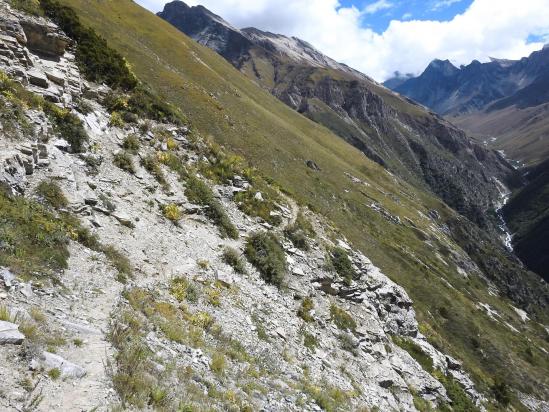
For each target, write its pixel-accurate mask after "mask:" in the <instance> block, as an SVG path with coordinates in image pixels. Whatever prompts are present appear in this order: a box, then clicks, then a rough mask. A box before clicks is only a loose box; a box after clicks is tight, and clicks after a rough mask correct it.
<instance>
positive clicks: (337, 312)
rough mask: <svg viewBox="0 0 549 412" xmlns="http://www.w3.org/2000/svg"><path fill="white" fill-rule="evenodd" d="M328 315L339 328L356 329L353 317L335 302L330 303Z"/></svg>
mask: <svg viewBox="0 0 549 412" xmlns="http://www.w3.org/2000/svg"><path fill="white" fill-rule="evenodd" d="M330 315H331V320H332V322H334V324H335V325H336V326H337V327H338V328H339V329H341V330H350V331H354V330H355V329H356V322H355V320H354V319H353V317H352V316H351V315H349V314H348V313H347V312H345V310H343V309H341V308H340V307H338V306H336V305H335V304H332V305H330Z"/></svg>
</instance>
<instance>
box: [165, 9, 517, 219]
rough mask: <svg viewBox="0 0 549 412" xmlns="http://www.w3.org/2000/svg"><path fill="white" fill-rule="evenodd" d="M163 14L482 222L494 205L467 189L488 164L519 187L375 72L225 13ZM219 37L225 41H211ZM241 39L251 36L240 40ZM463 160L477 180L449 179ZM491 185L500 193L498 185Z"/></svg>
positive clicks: (498, 161) (489, 156)
mask: <svg viewBox="0 0 549 412" xmlns="http://www.w3.org/2000/svg"><path fill="white" fill-rule="evenodd" d="M197 14H200V18H197V17H196V15H197ZM158 15H159V16H160V17H161V18H164V19H165V20H166V21H168V22H170V23H171V24H173V25H174V26H175V27H177V28H179V29H180V30H182V31H183V32H185V33H186V34H187V35H189V36H191V37H192V38H193V39H195V40H196V41H198V42H199V43H201V44H204V45H206V46H208V45H209V46H210V48H213V50H215V51H217V52H218V53H219V54H221V55H222V56H223V57H224V58H225V59H227V60H228V61H229V62H230V63H231V64H233V65H234V66H235V67H236V68H237V69H239V70H240V71H241V72H243V73H244V74H246V75H247V76H248V77H250V78H252V79H253V80H255V81H256V82H257V83H259V84H260V85H262V86H263V87H264V88H266V89H267V90H269V91H270V92H271V93H272V94H273V95H275V96H276V97H278V98H279V99H280V100H282V101H283V102H284V103H286V104H287V105H288V106H290V107H291V108H293V109H294V110H297V111H298V112H300V113H302V114H304V115H306V116H307V117H309V118H311V119H312V120H314V121H316V122H318V123H320V124H323V125H325V126H326V127H328V128H330V129H331V130H332V131H335V132H336V134H338V135H339V136H341V137H342V138H343V139H344V140H346V141H348V142H349V143H351V144H352V145H354V146H355V147H357V148H358V149H359V150H361V151H362V152H363V153H365V154H366V156H368V157H369V158H370V159H372V160H374V161H376V162H377V163H380V164H381V165H383V166H385V167H387V168H388V169H389V170H391V171H392V172H394V173H397V174H399V175H400V176H401V177H403V178H405V179H408V180H409V181H413V182H414V183H415V184H421V185H424V186H427V187H429V188H430V189H431V190H432V191H433V192H435V193H436V194H438V195H439V196H441V197H442V198H443V199H444V200H445V201H447V202H448V203H449V204H450V205H451V206H453V207H455V208H458V209H459V210H460V211H461V212H462V213H464V214H466V215H467V216H468V217H470V218H473V219H480V220H478V223H480V224H487V222H486V221H482V219H481V218H480V213H479V212H480V209H488V208H489V206H488V205H487V204H482V203H483V202H482V200H481V199H480V198H477V199H473V197H474V195H473V190H469V189H468V187H471V185H472V186H473V187H478V186H477V185H485V184H486V182H484V180H485V179H486V176H485V175H484V172H485V170H483V168H485V169H486V170H490V172H489V173H492V174H493V175H496V176H497V178H498V179H499V180H501V181H505V182H506V183H507V184H513V179H509V176H510V175H512V174H513V171H512V169H511V168H510V167H509V166H508V165H506V164H505V163H506V162H505V160H504V159H503V158H499V157H498V155H497V154H494V153H490V152H488V151H486V150H485V149H484V148H483V147H481V146H478V145H476V144H475V143H474V142H472V141H470V140H469V139H468V138H467V136H466V135H465V134H463V133H462V132H461V131H459V130H458V129H456V128H455V127H453V126H451V125H450V124H449V123H447V122H444V121H443V120H442V119H440V118H438V117H434V116H432V115H431V114H429V113H427V112H425V113H422V109H421V108H419V107H417V106H414V104H412V103H410V102H407V101H404V100H400V99H399V98H398V97H396V96H395V95H392V93H391V92H389V91H388V90H386V89H384V88H383V87H382V86H380V85H379V84H377V83H376V82H374V81H372V80H371V79H370V78H369V77H368V76H366V75H364V74H362V73H359V72H357V71H356V70H354V69H351V68H349V67H348V66H346V65H342V64H340V63H337V62H335V61H334V60H333V59H331V58H329V57H326V56H324V55H322V54H321V53H320V52H318V51H317V50H315V49H314V48H313V49H311V46H310V45H309V44H308V43H306V42H303V41H301V40H299V39H295V38H290V37H286V36H283V35H277V34H272V33H265V32H262V31H261V30H258V29H249V28H248V29H244V30H238V29H235V30H234V31H233V32H231V33H228V32H227V31H226V30H224V29H225V28H227V27H232V26H231V25H230V24H229V23H226V24H222V26H223V30H219V25H220V24H221V23H219V21H218V20H217V18H219V17H218V16H216V19H215V20H210V21H208V16H209V15H210V14H209V12H207V11H205V9H204V8H196V7H195V8H192V7H189V6H187V5H186V4H184V3H183V2H181V1H174V2H171V3H168V4H167V5H166V7H165V9H164V11H162V12H160V13H158ZM191 16H192V17H191ZM190 19H192V20H193V22H192V23H189V20H190ZM212 36H215V37H216V38H217V39H218V40H219V44H211V43H210V39H211V38H212ZM235 36H242V38H243V39H244V40H241V41H240V40H239V41H235ZM244 43H245V44H246V50H245V51H244V52H241V54H240V55H236V56H235V55H234V54H232V53H230V52H229V51H230V50H236V49H239V50H241V51H242V49H241V48H240V47H238V45H240V44H244ZM219 45H222V46H221V47H217V46H219ZM304 56H305V57H304ZM310 56H312V57H310ZM307 57H309V58H307ZM419 119H421V120H419ZM418 120H419V121H418ZM481 162H483V164H484V166H480V163H481ZM461 164H467V169H468V171H469V173H470V176H471V177H472V179H468V181H467V183H466V184H465V182H463V184H461V183H457V185H452V184H450V183H449V181H450V180H452V179H454V181H455V176H456V175H458V176H459V175H460V174H461V172H457V173H452V174H451V175H450V174H449V173H448V171H450V170H454V171H456V170H460V169H461ZM463 172H465V170H463ZM452 176H453V177H452ZM473 176H474V177H473ZM473 181H474V182H475V183H474V184H472V182H473ZM491 190H494V192H493V195H495V196H496V197H497V196H498V192H497V189H495V185H494V187H492V189H491ZM477 193H478V191H477ZM475 205H476V206H475ZM476 207H478V208H479V209H478V210H475V208H476Z"/></svg>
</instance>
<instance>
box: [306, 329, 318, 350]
mask: <svg viewBox="0 0 549 412" xmlns="http://www.w3.org/2000/svg"><path fill="white" fill-rule="evenodd" d="M303 346H305V347H306V348H307V349H309V350H310V351H311V352H314V351H315V349H316V348H317V347H318V339H317V338H316V336H314V335H311V334H310V333H307V332H304V333H303Z"/></svg>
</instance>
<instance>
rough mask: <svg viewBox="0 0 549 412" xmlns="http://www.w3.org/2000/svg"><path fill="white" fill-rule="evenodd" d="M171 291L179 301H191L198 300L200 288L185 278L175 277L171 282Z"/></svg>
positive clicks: (195, 301)
mask: <svg viewBox="0 0 549 412" xmlns="http://www.w3.org/2000/svg"><path fill="white" fill-rule="evenodd" d="M170 293H171V294H172V295H173V297H174V298H176V299H177V300H178V301H179V302H182V301H184V300H187V301H188V302H190V303H197V302H198V289H197V288H196V286H194V285H193V284H192V283H191V282H189V281H188V280H187V279H185V278H174V279H172V280H171V282H170Z"/></svg>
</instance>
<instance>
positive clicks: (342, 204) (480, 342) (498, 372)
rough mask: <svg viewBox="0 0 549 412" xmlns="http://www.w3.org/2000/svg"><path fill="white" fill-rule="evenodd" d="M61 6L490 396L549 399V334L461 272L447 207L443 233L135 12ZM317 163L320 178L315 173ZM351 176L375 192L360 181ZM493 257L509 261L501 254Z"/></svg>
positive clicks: (362, 166) (436, 204) (365, 163)
mask: <svg viewBox="0 0 549 412" xmlns="http://www.w3.org/2000/svg"><path fill="white" fill-rule="evenodd" d="M62 3H63V4H67V5H70V6H72V7H74V8H75V10H77V12H78V14H79V16H80V17H81V19H82V21H83V22H84V23H85V24H88V25H90V26H92V27H93V28H95V29H96V30H97V32H98V33H100V34H101V35H102V36H104V37H105V38H106V40H107V41H108V42H109V44H110V45H111V46H113V47H115V48H116V49H117V50H118V51H119V52H120V53H122V54H123V55H124V56H125V57H126V58H127V60H128V62H129V63H130V65H131V66H132V69H133V71H134V72H135V74H136V75H137V77H138V78H140V79H141V80H143V81H146V82H147V83H148V84H149V85H150V86H151V87H152V88H153V89H154V91H155V92H157V93H158V94H159V95H160V96H161V97H162V98H163V99H164V100H165V101H168V102H170V103H173V104H174V105H176V106H178V107H180V108H181V110H182V111H183V112H184V113H185V114H186V115H187V116H188V118H189V120H190V121H191V123H192V125H193V127H194V128H195V129H196V130H197V131H198V132H200V133H201V134H203V135H210V136H211V137H212V138H213V139H214V140H215V141H217V142H218V143H221V144H223V145H225V146H226V147H227V148H229V149H230V150H232V151H234V152H236V153H239V154H241V155H243V157H245V158H246V159H247V161H248V162H250V163H251V164H252V165H253V166H255V167H257V168H258V169H259V170H260V171H261V172H262V173H263V174H264V175H265V176H268V177H270V178H272V179H274V180H275V181H276V182H277V183H278V184H279V185H280V186H281V187H282V188H283V189H284V190H286V191H287V192H290V193H292V194H293V196H294V197H295V198H296V199H297V200H298V201H300V202H302V203H303V204H305V205H309V206H310V207H311V208H313V209H315V210H317V211H319V212H321V213H322V214H324V215H325V216H326V217H327V218H328V219H330V220H331V221H332V222H333V223H334V227H335V229H334V230H335V232H341V233H342V234H344V235H345V236H346V237H347V238H348V239H349V240H350V241H352V242H353V243H354V244H355V245H356V246H357V247H359V248H360V249H361V250H363V251H364V253H365V254H367V255H368V256H369V257H370V258H371V259H372V260H373V262H374V263H375V264H376V265H378V266H380V267H381V268H382V270H383V271H384V272H385V273H387V274H388V275H389V276H391V277H392V278H393V279H394V280H395V281H396V282H398V283H399V284H401V285H402V286H403V287H405V288H406V289H407V291H408V292H409V294H410V295H411V297H412V298H413V299H414V301H415V308H416V310H417V311H418V318H419V319H420V320H421V321H422V330H423V331H424V333H425V334H426V335H428V336H429V337H430V338H431V340H432V341H433V342H434V343H435V344H436V345H438V346H439V347H441V348H442V349H443V350H446V351H448V352H449V353H452V354H453V355H454V356H456V357H458V358H460V359H461V360H463V362H464V367H465V368H466V369H467V370H468V371H469V372H471V373H472V375H473V377H474V379H475V380H476V381H477V383H478V384H479V387H480V389H482V390H485V391H486V393H490V387H491V385H492V383H493V381H494V379H495V377H496V376H502V377H503V378H504V379H505V380H506V381H507V382H508V383H509V385H511V386H512V387H514V388H520V389H521V390H523V391H528V392H531V393H533V394H535V395H537V396H540V397H546V396H547V394H548V393H549V390H548V387H547V382H546V380H547V376H548V374H547V371H548V370H549V361H548V359H547V356H546V355H545V354H544V353H543V351H542V348H547V350H549V345H548V342H547V339H548V338H547V334H546V331H545V330H544V329H543V327H542V326H541V325H539V324H538V323H537V322H535V321H532V322H529V323H523V322H522V321H521V320H520V318H519V316H518V315H517V314H516V313H515V311H514V310H513V309H512V307H511V306H510V301H509V300H507V299H506V298H505V297H499V296H493V295H492V294H490V293H488V288H487V285H486V282H485V281H483V280H481V279H480V278H479V277H477V276H471V277H469V278H465V277H463V276H462V275H460V274H459V272H458V268H457V266H456V264H455V262H454V259H453V256H454V257H455V256H458V255H460V254H461V255H463V251H462V250H461V248H459V247H458V246H457V245H456V244H455V243H453V242H452V241H451V240H450V239H449V238H448V237H447V236H446V235H445V234H444V232H443V231H441V230H440V229H439V228H438V227H437V224H435V223H433V221H432V220H431V219H429V218H427V215H428V213H429V211H430V210H432V209H436V210H438V212H439V213H440V215H441V219H440V221H439V222H438V224H440V225H443V223H444V222H445V221H447V220H452V221H454V222H457V221H459V220H458V219H459V218H458V217H457V216H456V214H455V213H454V212H453V211H451V210H450V209H449V208H448V207H446V206H445V205H444V204H443V203H441V202H440V201H439V200H437V199H436V198H435V197H433V196H432V195H430V194H428V193H427V192H423V191H420V190H418V189H416V188H413V187H412V186H410V185H408V184H406V183H404V182H403V181H401V180H399V179H397V178H395V177H394V176H392V175H391V174H389V173H387V172H386V171H385V170H384V169H383V168H381V167H380V166H378V165H377V164H375V163H373V162H371V161H369V160H368V159H367V158H366V157H365V156H364V155H363V154H362V153H361V152H360V151H359V150H357V149H355V148H353V147H352V146H350V145H349V144H347V143H345V142H344V141H343V140H342V139H340V138H338V137H337V136H335V135H334V134H332V133H331V132H330V131H328V130H327V129H326V128H324V127H322V126H320V125H318V124H316V123H314V122H312V121H311V120H309V119H307V118H305V117H303V116H301V115H300V114H298V113H297V112H295V111H293V110H292V109H290V108H289V107H287V106H285V105H284V104H283V103H281V102H279V101H278V100H277V99H276V98H275V97H273V96H271V95H270V94H269V93H268V92H266V91H264V90H262V89H261V88H260V87H258V86H257V85H256V84H254V83H253V82H251V81H250V80H248V79H247V78H246V77H245V76H244V75H243V74H241V73H240V72H238V71H237V70H236V69H234V68H233V67H232V66H231V65H230V64H229V63H227V62H226V61H225V60H224V59H223V58H221V57H220V56H218V55H216V54H215V53H214V52H213V51H211V50H209V49H207V48H205V47H202V46H200V45H198V44H197V43H195V42H194V41H192V40H190V39H189V38H188V37H186V36H185V35H183V34H182V33H181V32H179V31H178V30H177V29H175V28H174V27H172V26H170V25H169V24H168V23H166V22H164V21H162V20H161V19H160V18H158V17H156V16H154V15H153V14H152V13H150V12H148V11H146V10H144V9H143V8H141V7H139V6H138V5H136V4H135V3H134V2H132V1H130V0H116V1H104V0H102V1H96V0H63V1H62ZM307 160H313V161H314V162H315V163H316V164H318V165H319V166H320V168H321V171H313V170H311V169H309V168H308V167H307V166H306V164H305V162H306V161H307ZM346 173H347V174H350V175H352V176H355V177H357V178H358V179H360V180H362V181H363V182H365V183H354V182H353V181H352V180H351V179H350V178H349V177H348V175H346ZM373 202H375V203H377V204H379V205H380V206H381V207H382V208H383V209H384V210H385V211H386V212H387V213H388V214H390V215H394V216H399V217H400V222H401V223H400V224H397V223H394V222H391V221H390V220H388V219H387V218H386V216H384V214H382V213H379V212H378V211H376V210H374V208H372V207H371V205H372V203H373ZM462 222H463V223H462V225H467V223H466V222H465V221H464V220H462ZM493 253H494V256H498V258H499V259H500V260H501V261H504V262H508V260H507V257H505V256H504V254H503V253H504V252H501V251H500V250H499V249H498V250H496V251H493ZM509 265H511V263H509ZM477 302H482V303H486V304H489V305H490V306H492V307H493V308H494V309H496V310H497V311H498V312H499V313H500V315H501V321H494V320H493V319H491V318H490V317H489V316H487V315H486V314H485V312H484V311H482V310H480V309H479V308H478V306H477ZM442 308H444V309H442ZM536 308H537V309H536ZM539 308H540V306H537V303H532V305H531V311H532V312H536V310H538V311H539V314H538V319H539V320H540V321H543V320H544V316H546V314H543V311H541V310H540V309H539ZM509 325H511V326H512V327H513V328H515V329H516V330H518V331H519V333H517V332H514V331H513V330H512V329H511V328H510V327H509ZM544 339H545V340H544ZM525 354H531V356H530V355H528V356H526V355H525Z"/></svg>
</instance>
